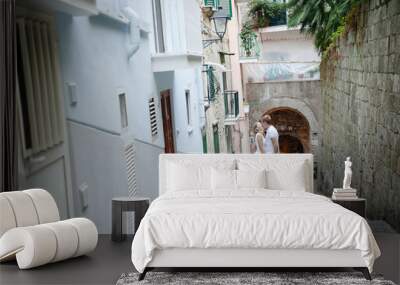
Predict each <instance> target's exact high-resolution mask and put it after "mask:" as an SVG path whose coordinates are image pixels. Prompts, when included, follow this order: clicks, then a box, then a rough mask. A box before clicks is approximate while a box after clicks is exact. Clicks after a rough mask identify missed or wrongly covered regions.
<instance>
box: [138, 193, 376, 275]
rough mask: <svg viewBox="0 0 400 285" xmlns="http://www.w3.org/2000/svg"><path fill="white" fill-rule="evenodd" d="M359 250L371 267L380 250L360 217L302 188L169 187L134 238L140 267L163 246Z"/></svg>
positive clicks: (150, 209) (144, 265) (151, 209)
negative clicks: (215, 189) (282, 189)
mask: <svg viewBox="0 0 400 285" xmlns="http://www.w3.org/2000/svg"><path fill="white" fill-rule="evenodd" d="M173 248H178V249H185V248H186V249H224V248H225V249H331V250H359V251H360V253H361V257H362V259H363V260H364V261H365V265H366V266H367V267H368V269H369V270H370V271H372V267H373V263H374V260H375V259H376V258H377V257H378V256H379V255H380V251H379V248H378V246H377V244H376V241H375V239H374V237H373V235H372V232H371V229H370V227H369V225H368V223H367V222H366V220H365V219H363V218H362V217H361V216H359V215H357V214H355V213H353V212H351V211H349V210H347V209H345V208H343V207H341V206H340V205H337V204H335V203H333V202H332V201H331V200H330V199H328V198H326V197H324V196H320V195H316V194H312V193H307V192H300V191H278V190H266V189H246V190H240V191H229V190H226V191H218V192H211V191H196V190H193V191H179V192H167V193H166V194H163V195H161V196H160V197H159V198H157V199H156V200H154V202H153V203H152V204H151V206H150V208H149V210H148V212H147V213H146V215H145V217H144V218H143V220H142V222H141V223H140V226H139V228H138V231H137V233H136V235H135V237H134V240H133V243H132V262H133V264H134V266H135V267H136V269H137V270H138V271H139V272H143V270H144V268H145V267H146V266H147V265H148V264H149V263H150V262H151V261H152V259H153V257H154V254H155V251H156V250H163V249H173Z"/></svg>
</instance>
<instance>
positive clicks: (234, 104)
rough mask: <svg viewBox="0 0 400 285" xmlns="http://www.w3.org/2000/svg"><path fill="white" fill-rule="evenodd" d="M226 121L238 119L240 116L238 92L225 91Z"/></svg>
mask: <svg viewBox="0 0 400 285" xmlns="http://www.w3.org/2000/svg"><path fill="white" fill-rule="evenodd" d="M224 103H225V119H236V118H237V117H238V116H239V93H238V91H236V90H225V91H224Z"/></svg>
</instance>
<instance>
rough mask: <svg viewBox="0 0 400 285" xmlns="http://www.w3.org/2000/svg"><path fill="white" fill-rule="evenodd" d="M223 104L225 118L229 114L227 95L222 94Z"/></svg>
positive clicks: (225, 93)
mask: <svg viewBox="0 0 400 285" xmlns="http://www.w3.org/2000/svg"><path fill="white" fill-rule="evenodd" d="M224 103H225V117H227V116H228V114H229V106H228V93H227V92H224Z"/></svg>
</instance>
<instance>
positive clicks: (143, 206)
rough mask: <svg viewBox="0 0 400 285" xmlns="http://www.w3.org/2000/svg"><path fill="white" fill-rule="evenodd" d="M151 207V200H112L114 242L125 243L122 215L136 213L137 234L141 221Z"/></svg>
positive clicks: (117, 198) (112, 237)
mask: <svg viewBox="0 0 400 285" xmlns="http://www.w3.org/2000/svg"><path fill="white" fill-rule="evenodd" d="M149 205H150V199H149V198H140V197H135V198H129V197H116V198H113V199H112V234H111V239H112V240H113V241H123V240H124V239H125V238H126V235H124V234H122V213H123V212H135V233H136V231H137V229H138V227H139V224H140V221H141V220H142V219H143V217H144V215H145V214H146V211H147V209H148V208H149Z"/></svg>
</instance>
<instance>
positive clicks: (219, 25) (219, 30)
mask: <svg viewBox="0 0 400 285" xmlns="http://www.w3.org/2000/svg"><path fill="white" fill-rule="evenodd" d="M211 19H212V20H213V22H214V28H215V33H216V34H217V36H218V37H219V39H220V40H222V39H223V38H224V35H225V33H226V25H227V24H228V17H227V16H215V17H211Z"/></svg>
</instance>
